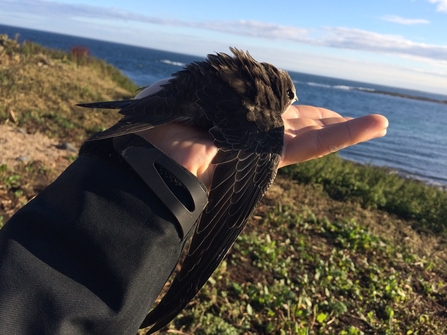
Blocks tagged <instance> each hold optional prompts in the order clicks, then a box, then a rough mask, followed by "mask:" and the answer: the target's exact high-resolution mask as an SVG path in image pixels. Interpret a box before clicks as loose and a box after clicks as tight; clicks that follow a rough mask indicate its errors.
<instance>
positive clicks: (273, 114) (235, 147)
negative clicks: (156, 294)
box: [79, 48, 297, 333]
mask: <svg viewBox="0 0 447 335" xmlns="http://www.w3.org/2000/svg"><path fill="white" fill-rule="evenodd" d="M230 50H231V51H232V53H233V55H234V56H230V55H227V54H225V53H217V54H215V55H214V54H213V55H208V57H207V59H206V60H204V61H201V62H195V63H192V64H189V65H187V66H186V67H185V69H183V70H181V71H179V72H176V73H174V74H173V78H172V79H170V80H169V81H168V82H167V83H166V84H164V85H162V87H161V90H159V91H157V92H155V93H153V94H150V95H148V96H145V97H142V98H140V99H138V98H137V99H133V100H124V101H111V102H98V103H89V104H80V105H79V106H82V107H90V108H115V109H121V110H120V112H119V113H120V114H122V115H124V117H123V118H122V119H121V120H120V121H119V122H118V123H117V124H115V125H114V126H112V127H111V128H109V129H107V130H105V131H104V132H102V133H99V134H97V135H94V136H93V137H92V138H90V140H100V139H105V138H110V137H116V136H121V135H125V134H130V133H135V132H139V131H143V130H146V129H151V128H153V127H157V126H160V125H163V124H166V123H170V122H179V123H182V124H185V125H188V126H191V127H196V128H199V129H205V130H208V131H209V133H210V134H211V135H212V136H213V138H214V145H215V146H216V147H217V148H218V149H219V150H218V153H217V155H216V156H215V157H214V159H213V161H212V164H214V165H215V166H216V167H215V171H214V175H213V179H212V185H211V188H210V191H209V202H208V205H207V206H206V208H205V210H204V211H203V214H202V216H201V218H200V219H199V222H198V224H197V226H196V230H195V232H194V234H193V236H192V241H191V245H190V248H189V250H188V253H187V256H186V258H185V260H184V262H183V264H182V267H181V270H180V271H179V273H178V274H177V275H176V277H175V278H174V281H173V283H172V285H171V287H170V288H169V290H168V292H167V293H166V294H165V295H164V297H163V298H162V300H161V301H160V303H159V304H158V305H157V306H156V307H155V308H154V309H153V310H152V311H151V312H150V313H149V314H148V316H147V317H146V319H145V320H144V322H143V323H142V325H141V327H142V328H144V327H148V326H150V325H153V326H152V328H151V329H150V330H149V332H148V333H153V332H155V331H157V330H159V329H161V328H162V327H164V326H165V325H167V324H168V323H169V322H170V321H171V320H172V319H173V318H174V317H175V316H176V315H177V314H178V313H179V312H180V311H181V310H182V309H183V308H184V307H185V306H186V305H187V304H188V302H189V301H190V300H191V299H192V298H193V297H194V296H195V295H196V293H197V292H198V291H199V290H200V288H201V287H202V286H203V285H204V284H205V282H206V281H207V280H208V278H209V277H210V276H211V274H212V273H213V272H214V270H215V269H216V267H217V266H218V265H219V263H220V262H221V261H222V259H223V258H224V257H225V255H226V253H227V252H228V250H229V248H230V247H231V246H232V244H233V243H234V241H235V240H236V238H237V236H238V235H239V234H240V232H241V231H242V229H243V228H244V226H245V224H246V222H247V220H248V218H249V217H250V216H251V214H252V213H253V211H254V209H255V207H256V205H257V204H258V202H259V201H260V199H261V198H262V196H263V195H264V193H265V192H266V190H267V189H268V187H269V186H270V185H271V183H272V182H273V180H274V178H275V176H276V171H277V169H278V164H279V162H280V159H281V153H282V149H283V143H284V124H283V120H282V117H281V115H282V114H283V113H284V112H285V111H286V110H287V109H288V108H289V107H290V105H291V104H292V103H293V102H294V101H296V100H297V97H296V89H295V86H294V84H293V82H292V79H291V78H290V76H289V75H288V74H287V72H285V71H282V70H279V69H277V68H276V67H274V66H273V65H271V64H268V63H260V62H257V61H256V60H255V59H253V58H252V57H251V56H250V54H249V53H248V52H243V51H241V50H238V49H236V48H230Z"/></svg>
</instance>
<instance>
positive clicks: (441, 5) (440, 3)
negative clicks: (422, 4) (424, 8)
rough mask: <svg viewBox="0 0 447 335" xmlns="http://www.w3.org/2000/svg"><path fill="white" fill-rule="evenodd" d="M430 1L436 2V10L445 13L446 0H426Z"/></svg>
mask: <svg viewBox="0 0 447 335" xmlns="http://www.w3.org/2000/svg"><path fill="white" fill-rule="evenodd" d="M428 1H429V2H430V3H434V4H437V6H436V10H437V11H438V12H445V13H447V0H428Z"/></svg>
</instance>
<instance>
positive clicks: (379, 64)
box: [0, 0, 447, 95]
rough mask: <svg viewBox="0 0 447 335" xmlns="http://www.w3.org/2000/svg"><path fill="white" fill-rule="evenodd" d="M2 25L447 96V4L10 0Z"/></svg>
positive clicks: (446, 0) (0, 15) (1, 11)
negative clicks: (234, 56) (245, 56)
mask: <svg viewBox="0 0 447 335" xmlns="http://www.w3.org/2000/svg"><path fill="white" fill-rule="evenodd" d="M0 24H4V25H10V26H18V27H23V28H30V29H38V30H44V31H50V32H57V33H62V34H69V35H75V36H82V37H89V38H94V39H100V40H106V41H112V42H119V43H126V44H131V45H138V46H143V47H149V48H155V49H161V50H167V51H173V52H180V53H186V54H192V55H197V56H201V57H203V56H205V55H207V54H209V53H213V52H217V51H219V52H220V51H223V52H228V51H229V50H228V47H229V46H235V47H237V48H240V49H244V50H249V52H250V53H251V54H252V55H253V57H255V58H256V59H257V60H259V61H266V62H270V63H272V64H274V65H275V66H277V67H280V68H283V69H286V70H291V71H298V72H304V73H310V74H317V75H323V76H329V77H336V78H343V79H350V80H356V81H361V82H369V83H375V84H381V85H387V86H395V87H403V88H409V89H416V90H420V91H427V92H433V93H440V94H445V95H447V0H375V1H358V0H338V1H337V0H306V1H300V0H276V1H272V0H269V1H266V0H254V1H252V0H247V1H243V0H237V1H236V0H225V1H209V0H208V1H203V0H199V1H193V0H189V1H184V0H173V1H169V0H163V1H158V2H155V1H152V0H151V1H148V0H146V1H143V0H139V1H137V0H127V1H117V0H96V1H94V2H93V1H91V0H52V1H49V0H0Z"/></svg>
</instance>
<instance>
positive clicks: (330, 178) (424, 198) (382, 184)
mask: <svg viewBox="0 0 447 335" xmlns="http://www.w3.org/2000/svg"><path fill="white" fill-rule="evenodd" d="M281 171H282V173H283V174H285V175H287V176H289V177H291V178H293V179H294V180H296V181H299V182H303V183H315V184H319V185H322V187H323V189H324V190H325V192H326V193H327V194H328V195H329V196H330V197H332V198H333V199H336V200H340V201H353V202H357V203H359V204H361V205H362V206H363V207H364V208H371V209H381V210H384V211H387V212H388V213H392V214H396V215H398V216H400V217H402V218H403V219H406V220H410V221H411V222H412V225H413V228H414V229H417V230H419V231H425V232H430V233H433V234H436V235H442V236H444V237H446V236H447V221H446V218H447V193H446V192H445V190H443V189H441V188H437V187H433V186H429V185H426V184H424V183H422V182H420V181H417V180H411V179H407V178H403V177H402V176H400V175H398V174H396V173H395V172H394V171H392V170H389V169H386V168H377V167H372V166H369V165H360V164H357V163H354V162H350V161H345V160H343V159H341V158H340V157H339V156H337V155H336V154H332V155H329V156H326V157H324V158H322V159H318V160H313V161H309V162H305V163H302V164H299V165H294V166H291V167H288V168H286V169H283V170H281Z"/></svg>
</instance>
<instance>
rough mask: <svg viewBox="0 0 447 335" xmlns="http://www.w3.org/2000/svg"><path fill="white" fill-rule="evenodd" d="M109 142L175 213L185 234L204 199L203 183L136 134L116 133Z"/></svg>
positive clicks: (199, 211)
mask: <svg viewBox="0 0 447 335" xmlns="http://www.w3.org/2000/svg"><path fill="white" fill-rule="evenodd" d="M113 146H114V147H115V149H116V151H117V152H118V153H119V154H120V155H121V157H123V158H124V160H125V161H126V162H127V163H128V164H129V165H130V166H131V167H132V169H133V170H134V171H135V172H136V173H137V174H138V175H139V177H140V178H141V179H142V180H143V181H144V182H145V183H146V185H148V186H149V188H150V189H151V190H152V191H153V192H154V193H155V194H156V195H157V197H158V198H159V199H160V200H161V201H162V202H163V203H164V204H165V205H166V207H167V208H168V209H169V210H170V211H171V213H172V214H173V215H174V216H175V218H176V219H177V221H178V224H179V225H180V227H181V229H182V234H181V238H182V239H183V238H184V237H185V236H187V235H188V233H189V232H190V230H191V228H192V227H193V226H194V223H195V222H196V221H197V219H198V218H199V217H200V214H201V213H202V211H203V209H204V208H205V206H206V204H207V203H208V196H207V192H206V188H205V186H204V185H203V184H202V183H201V182H200V181H199V180H198V179H197V177H195V176H194V175H193V174H192V173H190V172H189V171H188V170H187V169H185V168H184V167H183V166H181V165H179V164H178V163H177V162H176V161H174V160H173V159H172V158H170V157H169V156H167V155H166V154H164V153H163V152H162V151H160V150H159V149H157V148H156V147H154V146H153V145H152V144H150V143H149V142H147V141H146V140H144V139H143V138H141V137H139V136H136V135H131V136H120V137H117V138H115V139H113Z"/></svg>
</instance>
